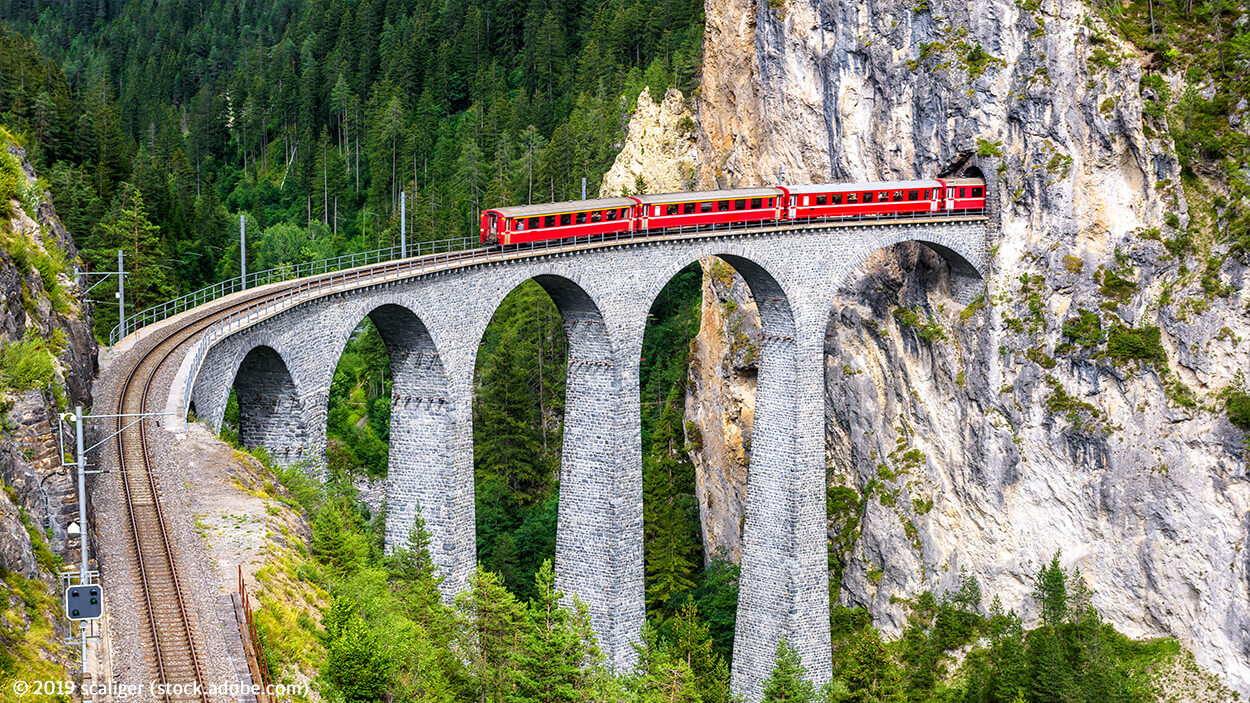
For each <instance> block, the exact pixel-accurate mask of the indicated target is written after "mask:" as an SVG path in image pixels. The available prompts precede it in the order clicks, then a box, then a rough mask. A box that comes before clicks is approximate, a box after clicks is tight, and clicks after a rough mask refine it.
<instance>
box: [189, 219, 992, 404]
mask: <svg viewBox="0 0 1250 703" xmlns="http://www.w3.org/2000/svg"><path fill="white" fill-rule="evenodd" d="M983 214H984V211H971V210H967V211H961V212H959V213H958V214H950V215H946V216H944V215H943V214H942V213H930V212H925V213H895V214H890V215H886V216H881V217H873V218H864V217H862V216H860V217H850V216H848V217H830V218H823V219H799V220H783V221H776V220H774V221H771V222H769V221H765V222H746V223H723V224H715V225H697V226H687V227H669V228H667V229H664V230H659V231H657V230H642V231H637V232H616V233H610V234H597V235H592V236H589V237H575V238H569V239H548V240H542V241H536V242H524V243H521V244H513V245H510V246H508V247H505V248H499V247H479V248H475V249H458V250H457V249H445V250H444V251H442V252H434V253H429V254H425V255H423V256H420V257H413V258H408V259H402V260H397V261H393V262H391V264H390V265H387V266H384V267H379V266H373V267H370V268H356V269H347V270H340V271H332V272H330V273H329V275H323V276H321V277H318V278H311V279H309V280H307V281H302V282H300V283H298V284H296V285H294V286H292V287H290V288H287V289H285V290H282V291H280V292H276V293H275V294H274V295H272V296H266V297H265V298H263V299H261V300H257V301H256V302H253V303H251V304H250V305H247V306H246V307H243V308H240V309H238V310H235V311H233V312H231V313H230V314H228V315H226V316H224V317H222V318H221V319H219V320H216V321H215V322H213V324H211V325H209V326H208V327H207V328H206V329H205V330H204V332H203V333H202V334H201V335H200V341H199V343H198V344H197V345H196V350H195V355H194V356H193V357H192V360H191V367H190V373H188V375H187V382H186V386H184V387H183V391H182V415H183V417H186V415H187V411H188V409H189V407H190V402H191V392H192V389H193V388H194V387H195V381H196V377H197V376H198V375H199V372H200V365H201V364H203V362H204V357H205V356H206V355H207V354H208V350H209V348H210V347H212V346H213V344H215V343H217V341H218V340H220V339H222V338H224V337H226V336H228V335H231V334H234V333H235V332H237V331H239V330H241V329H243V328H245V327H250V326H252V325H254V324H256V323H257V322H260V321H261V320H264V319H267V318H269V317H271V316H273V315H277V314H279V313H281V312H284V311H286V310H289V309H290V308H292V307H294V306H296V305H298V304H300V303H303V302H305V301H308V300H312V299H313V298H317V297H321V296H323V295H326V294H328V293H330V292H334V291H339V290H351V289H356V288H364V287H369V286H373V285H377V284H380V283H385V282H388V281H395V280H400V279H403V278H410V277H413V276H420V275H423V274H426V273H431V272H434V271H436V270H445V269H447V268H452V267H457V268H459V267H467V266H474V265H477V264H482V263H486V262H488V261H501V260H507V259H511V258H529V257H531V256H536V255H540V254H542V253H552V252H559V251H568V250H576V249H582V248H587V247H590V246H594V245H603V244H610V243H622V242H631V241H636V240H644V241H645V240H655V239H656V238H657V237H665V238H672V237H674V236H676V237H681V236H683V235H691V236H692V237H693V236H695V235H698V234H702V233H706V234H708V235H710V236H721V235H726V234H733V233H735V232H743V233H745V232H747V231H755V232H759V233H763V232H769V231H776V230H778V229H785V228H786V227H788V226H792V225H794V224H806V225H812V224H829V223H832V222H839V223H840V222H844V221H850V220H854V221H864V220H865V219H870V220H872V221H879V220H886V221H898V220H916V219H950V220H960V219H964V218H970V217H979V216H982V215H983ZM441 241H442V242H455V241H461V242H467V241H472V240H471V239H470V238H468V237H466V238H464V239H461V240H441ZM439 243H440V242H433V243H432V244H439ZM409 249H410V250H411V249H412V247H409ZM378 251H387V250H385V249H382V250H378ZM367 253H374V252H367ZM340 258H343V257H340ZM317 263H321V262H317ZM375 263H385V261H382V262H375ZM366 265H367V264H366ZM262 273H264V272H262ZM275 280H279V281H280V280H287V279H275Z"/></svg>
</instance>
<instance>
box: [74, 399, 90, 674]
mask: <svg viewBox="0 0 1250 703" xmlns="http://www.w3.org/2000/svg"><path fill="white" fill-rule="evenodd" d="M74 425H75V429H74V434H75V435H76V437H77V448H78V454H77V456H78V519H79V520H80V521H81V522H82V525H81V526H80V527H81V528H82V533H81V534H82V536H81V537H80V538H79V542H80V547H81V549H79V550H78V551H79V552H81V554H82V558H81V559H79V560H78V564H79V566H78V580H79V582H80V583H86V582H87V452H85V451H83V441H82V406H81V405H79V406H77V407H75V408H74ZM86 646H87V645H86V643H85V642H84V643H83V647H84V650H83V651H84V652H85V651H86V649H85V647H86ZM84 661H85V658H84Z"/></svg>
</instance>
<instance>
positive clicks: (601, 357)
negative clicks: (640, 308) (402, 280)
mask: <svg viewBox="0 0 1250 703" xmlns="http://www.w3.org/2000/svg"><path fill="white" fill-rule="evenodd" d="M535 280H537V281H538V283H539V284H540V285H541V286H543V288H544V289H545V290H546V291H547V294H548V295H550V296H551V299H552V301H554V302H555V304H556V307H557V308H558V309H559V310H560V315H561V316H562V317H563V318H564V328H565V333H566V335H567V336H568V340H569V354H568V373H567V376H566V380H565V391H564V442H563V445H562V446H563V449H562V454H561V462H560V507H559V517H558V522H557V527H556V559H555V575H556V587H557V588H558V589H560V590H561V591H563V592H564V595H565V597H566V598H570V599H571V598H577V599H578V600H581V601H582V602H583V603H585V604H586V605H587V606H589V609H590V617H591V623H592V625H593V627H594V630H595V633H596V634H597V635H598V637H599V647H600V649H601V650H602V651H603V654H604V657H605V658H606V659H607V661H608V663H609V664H610V665H612V666H614V667H615V668H616V669H617V670H618V671H627V670H629V669H630V668H632V666H633V664H634V663H635V662H636V661H637V655H636V653H635V651H634V649H633V646H632V643H633V642H636V641H638V639H639V634H640V633H641V632H642V625H643V622H644V620H645V617H646V613H645V604H644V601H643V560H642V556H643V555H642V464H641V446H640V439H639V437H640V422H641V420H640V418H639V415H638V355H637V353H636V351H635V352H634V355H633V357H632V360H631V358H630V357H628V355H627V354H626V353H622V352H621V351H620V347H619V346H616V345H614V344H613V341H614V337H613V335H612V334H611V333H610V332H609V330H608V328H607V326H606V325H605V323H604V320H603V316H602V315H601V314H600V311H599V309H598V307H597V306H596V305H595V303H594V301H593V300H591V298H590V297H589V296H588V295H587V294H586V293H585V292H584V291H582V290H581V288H579V287H577V286H576V285H575V284H573V283H572V282H570V281H568V280H567V279H564V278H558V277H552V276H538V277H537V278H536V279H535ZM639 337H641V335H639ZM628 346H630V347H631V348H632V345H628ZM631 399H632V402H631Z"/></svg>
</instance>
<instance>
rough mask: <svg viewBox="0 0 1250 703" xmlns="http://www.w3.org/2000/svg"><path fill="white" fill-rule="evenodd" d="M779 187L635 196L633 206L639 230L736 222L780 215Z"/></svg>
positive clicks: (775, 217) (767, 218) (783, 192)
mask: <svg viewBox="0 0 1250 703" xmlns="http://www.w3.org/2000/svg"><path fill="white" fill-rule="evenodd" d="M783 195H785V191H783V190H782V189H780V188H735V189H732V190H704V191H694V192H691V193H663V194H660V195H638V196H635V197H634V198H633V200H634V201H636V202H637V203H638V204H637V206H636V207H635V209H634V215H635V218H636V219H637V220H638V227H639V229H640V230H648V231H650V230H663V229H671V228H674V227H697V226H701V225H718V224H730V223H733V224H737V223H749V222H765V221H772V220H776V219H777V218H778V217H779V216H780V214H781V213H780V211H779V208H780V205H781V202H780V199H781V197H782V196H783Z"/></svg>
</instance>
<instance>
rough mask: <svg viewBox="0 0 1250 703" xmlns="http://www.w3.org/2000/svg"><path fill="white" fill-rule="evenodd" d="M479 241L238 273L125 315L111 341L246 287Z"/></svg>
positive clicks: (470, 239)
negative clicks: (122, 322) (244, 275)
mask: <svg viewBox="0 0 1250 703" xmlns="http://www.w3.org/2000/svg"><path fill="white" fill-rule="evenodd" d="M477 242H478V240H477V239H476V238H473V237H460V238H456V239H439V240H436V241H432V242H414V243H412V244H409V245H408V249H407V251H406V252H401V251H400V247H399V246H393V247H387V248H385V249H373V250H370V251H362V252H357V253H354V254H343V255H342V256H336V257H334V258H333V259H322V260H320V261H307V262H304V263H302V264H287V265H285V266H279V267H277V268H272V269H266V270H264V271H249V272H248V273H247V275H246V277H242V278H241V277H239V276H235V277H234V278H230V279H227V280H225V281H222V282H220V283H214V284H213V285H211V286H208V287H206V288H201V289H199V290H197V291H194V292H192V293H187V294H186V295H183V296H180V297H177V298H174V299H173V300H167V301H165V302H163V303H161V304H159V305H153V306H152V307H150V308H147V309H146V310H142V311H140V312H137V313H134V314H132V315H130V316H129V317H127V318H126V324H125V326H124V327H123V326H122V325H120V324H118V325H114V326H113V329H112V330H110V331H109V344H110V345H114V344H117V343H118V342H119V341H121V340H122V339H124V338H125V337H126V336H127V335H129V334H130V333H132V332H135V331H137V330H139V329H141V328H143V327H146V326H148V325H150V324H152V323H155V322H160V321H161V320H164V319H166V318H169V317H173V316H174V315H177V314H178V313H182V312H186V311H187V310H190V309H191V308H194V307H197V306H200V305H203V304H205V303H211V302H213V301H214V300H217V299H218V298H224V297H225V296H227V295H230V294H231V293H237V292H239V291H241V290H245V289H247V288H257V287H260V286H264V285H268V284H270V283H281V282H282V281H290V280H294V279H296V278H305V277H307V276H316V275H319V274H323V273H329V272H331V271H341V270H343V269H349V268H355V267H357V266H368V265H370V264H379V263H382V262H385V261H393V260H396V259H402V258H407V257H416V256H428V255H430V254H435V253H438V252H449V251H457V250H460V249H467V248H468V247H470V246H474V245H476V244H477Z"/></svg>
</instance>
